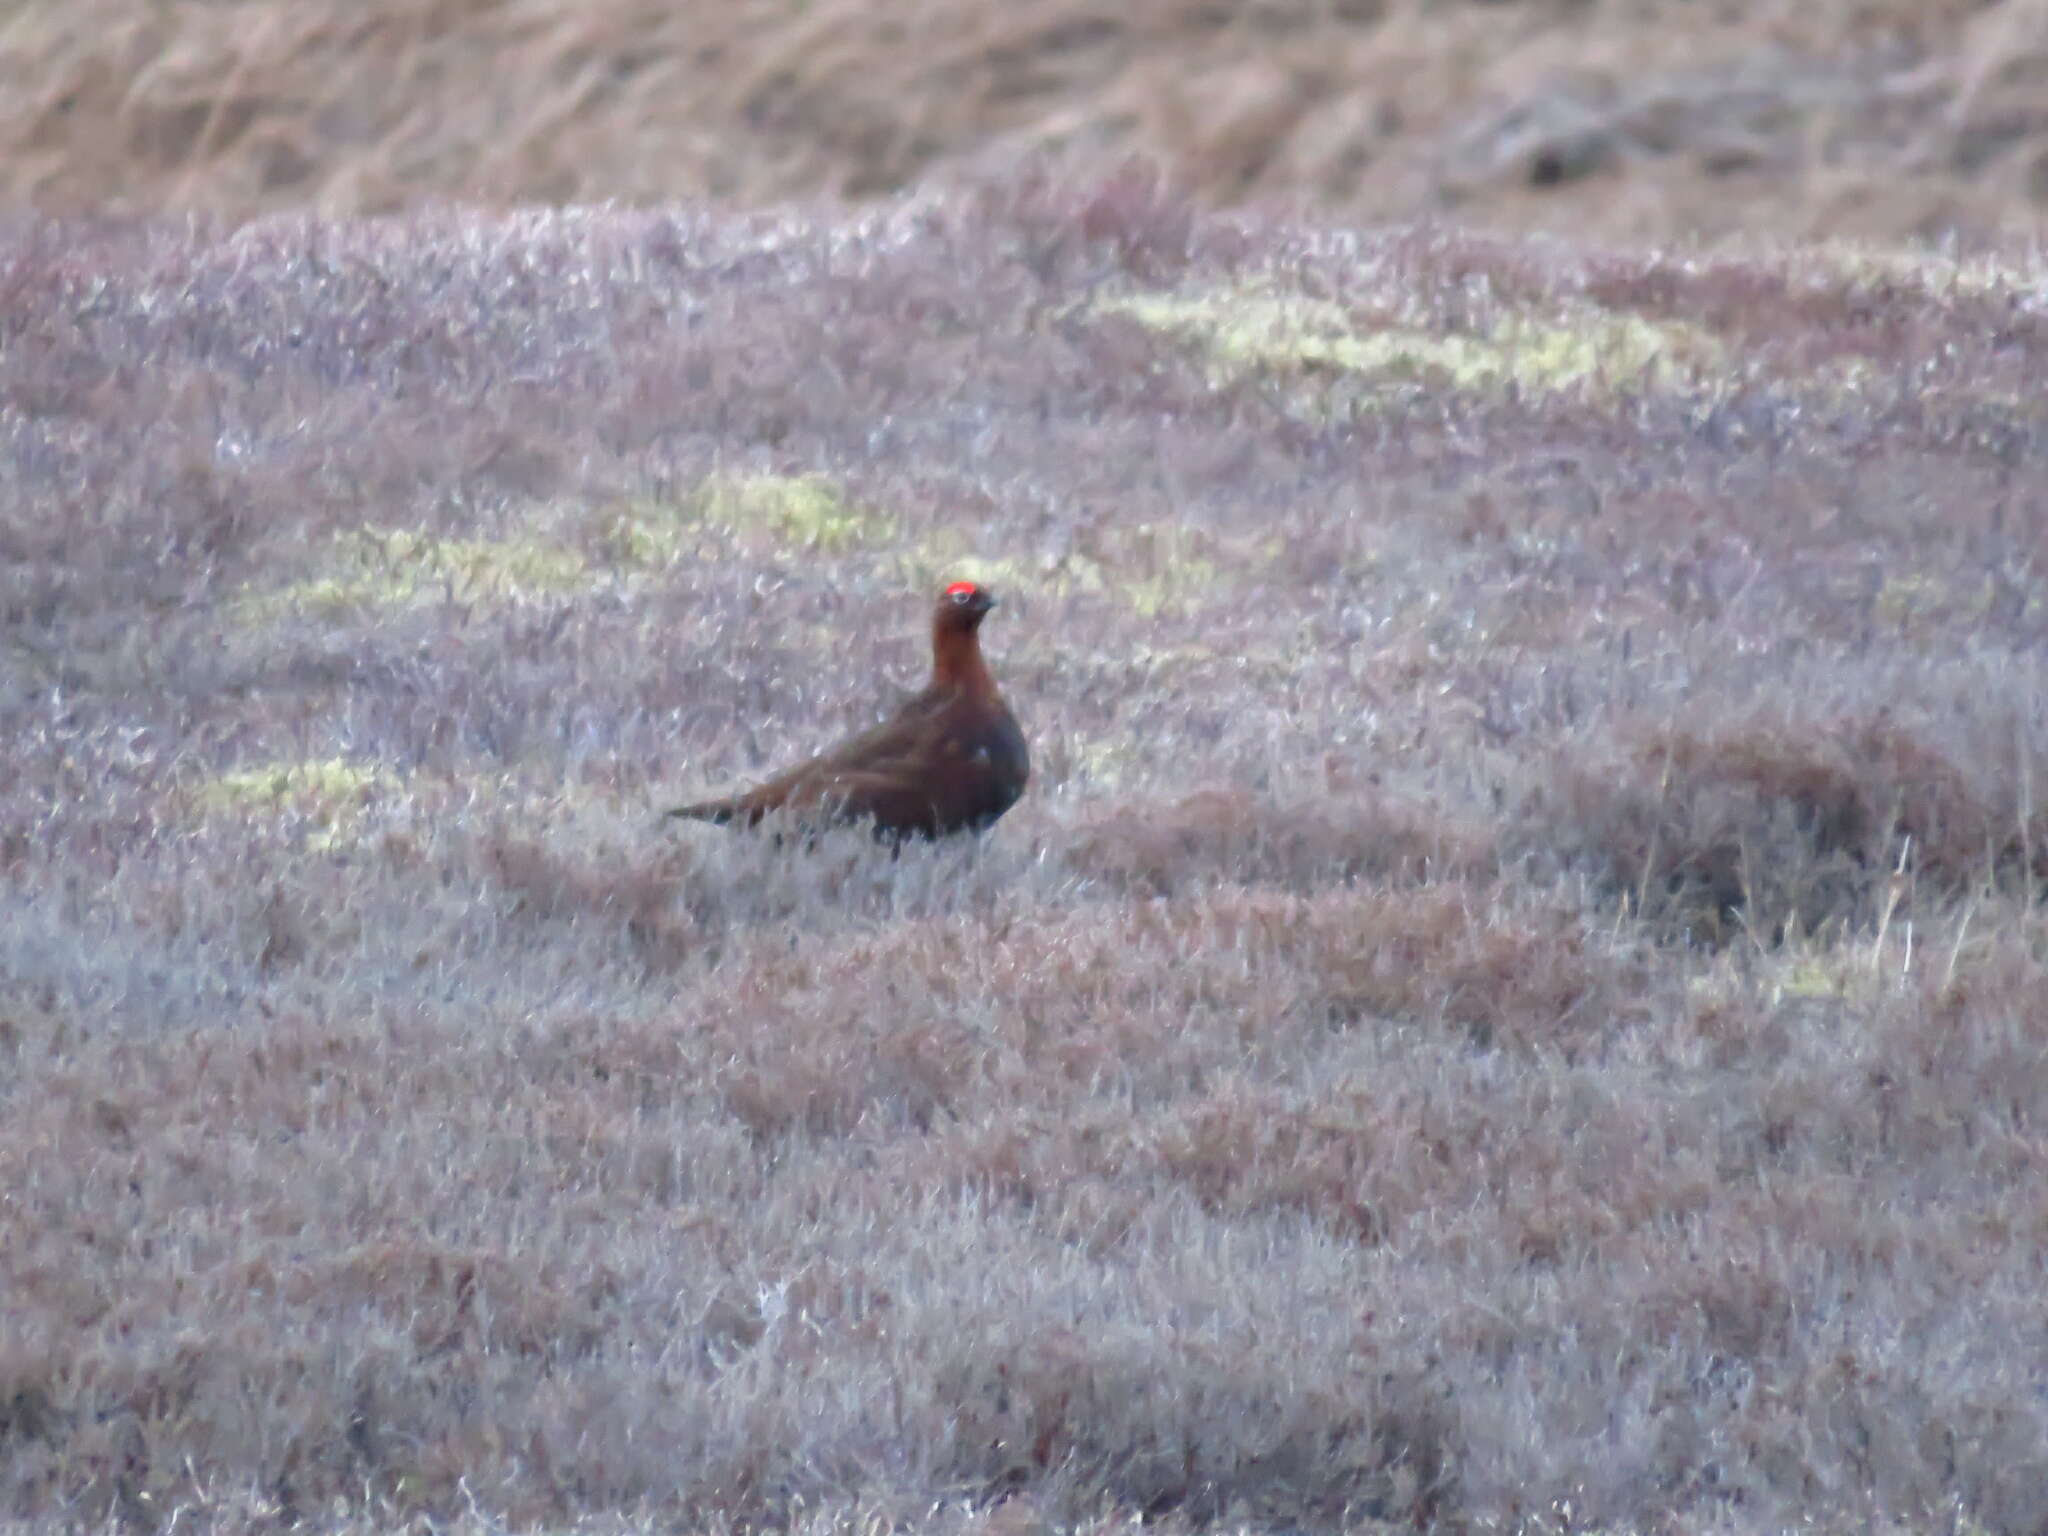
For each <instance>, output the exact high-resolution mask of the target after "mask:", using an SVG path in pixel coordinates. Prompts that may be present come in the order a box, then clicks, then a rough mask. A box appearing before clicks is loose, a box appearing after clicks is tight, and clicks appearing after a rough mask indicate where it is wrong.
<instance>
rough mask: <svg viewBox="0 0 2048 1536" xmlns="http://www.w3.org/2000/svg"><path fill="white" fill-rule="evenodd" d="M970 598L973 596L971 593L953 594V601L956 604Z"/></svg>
mask: <svg viewBox="0 0 2048 1536" xmlns="http://www.w3.org/2000/svg"><path fill="white" fill-rule="evenodd" d="M972 596H974V594H973V593H972V592H955V593H954V594H953V601H954V602H956V603H964V602H966V601H967V600H968V599H969V598H970V597H972Z"/></svg>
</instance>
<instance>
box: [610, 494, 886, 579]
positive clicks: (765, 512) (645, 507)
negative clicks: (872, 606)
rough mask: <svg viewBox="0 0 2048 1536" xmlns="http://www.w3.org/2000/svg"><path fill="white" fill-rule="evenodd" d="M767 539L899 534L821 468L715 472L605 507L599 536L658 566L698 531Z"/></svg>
mask: <svg viewBox="0 0 2048 1536" xmlns="http://www.w3.org/2000/svg"><path fill="white" fill-rule="evenodd" d="M706 530H709V531H712V532H715V533H718V534H722V535H724V536H726V537H728V538H738V539H744V538H747V537H749V536H753V537H762V536H765V537H766V538H767V539H769V540H770V541H771V542H772V543H773V544H774V545H775V547H776V548H778V549H781V550H787V551H807V552H814V553H821V554H827V555H838V554H846V553H850V552H852V551H854V550H856V549H861V548H864V547H867V546H870V545H874V544H879V543H883V542H886V541H887V540H889V539H892V538H894V537H895V536H896V531H897V530H896V525H895V523H894V522H893V521H892V520H891V519H890V518H889V517H887V516H886V515H884V514H883V513H881V512H879V511H877V510H875V509H873V508H870V507H865V506H862V505H860V504H859V503H857V502H855V501H854V500H852V499H851V498H850V497H848V496H847V494H846V493H845V491H844V490H843V489H842V488H841V487H840V486H839V485H837V484H836V483H834V482H833V481H832V480H830V479H828V478H826V477H825V476H823V475H723V474H722V475H713V476H712V477H710V478H709V479H707V480H705V481H704V482H703V483H702V484H701V485H699V486H698V487H697V489H696V490H695V491H693V492H692V493H690V494H689V495H687V496H684V497H682V498H681V499H679V500H676V501H672V502H671V501H655V500H650V499H642V500H636V501H631V502H627V503H625V504H624V505H622V506H619V507H616V508H613V509H610V510H609V511H608V512H606V513H604V514H602V515H601V518H600V527H599V537H600V539H601V541H602V543H603V544H604V547H605V548H606V549H607V550H608V551H609V552H610V554H611V555H612V557H613V558H614V559H616V560H617V561H618V562H619V563H620V564H621V565H624V566H627V567H630V568H633V569H638V570H659V569H661V568H663V567H665V566H668V565H670V564H673V563H674V562H675V560H676V559H677V558H679V557H680V556H681V555H682V553H683V551H684V550H685V549H686V548H688V547H689V545H690V543H691V541H692V539H693V537H695V536H696V535H698V534H700V533H702V532H704V531H706Z"/></svg>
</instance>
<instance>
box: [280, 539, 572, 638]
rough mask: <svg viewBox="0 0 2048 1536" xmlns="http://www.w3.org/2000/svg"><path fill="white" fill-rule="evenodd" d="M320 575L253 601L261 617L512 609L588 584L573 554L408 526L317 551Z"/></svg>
mask: <svg viewBox="0 0 2048 1536" xmlns="http://www.w3.org/2000/svg"><path fill="white" fill-rule="evenodd" d="M320 563H321V565H322V566H323V567H324V570H323V571H322V573H321V574H319V575H314V576H310V577H308V578H307V579H306V580H304V581H300V582H295V583H293V584H292V585H291V586H289V587H286V588H284V589H283V590H282V591H279V592H275V593H271V594H268V595H266V596H262V597H258V598H255V599H252V601H251V603H250V604H249V607H250V608H252V609H253V610H254V616H255V617H258V618H264V617H270V616H272V615H274V614H275V613H277V612H278V611H281V610H296V611H300V612H313V613H324V614H334V613H339V612H345V611H348V610H351V609H359V608H392V607H404V606H409V605H411V604H414V603H428V602H436V601H442V600H447V601H453V602H464V603H512V602H519V601H522V600H531V599H533V598H536V597H550V596H557V595H560V594H562V593H565V592H574V591H577V590H579V589H581V588H582V587H584V586H586V585H588V583H589V580H590V572H589V567H588V565H587V564H586V563H585V561H584V559H583V556H582V555H580V554H578V553H577V552H576V551H575V550H573V549H570V548H567V547H566V546H563V545H560V544H554V543H550V542H547V541H545V540H542V539H535V538H511V539H451V538H441V537H439V536H437V535H435V534H430V533H421V532H418V531H416V530H413V529H409V528H360V529H356V530H353V531H352V532H349V533H344V534H340V535H338V536H337V537H336V538H334V539H333V540H332V541H331V542H330V543H329V544H328V545H327V547H326V549H325V550H324V551H323V552H322V558H321V562H320Z"/></svg>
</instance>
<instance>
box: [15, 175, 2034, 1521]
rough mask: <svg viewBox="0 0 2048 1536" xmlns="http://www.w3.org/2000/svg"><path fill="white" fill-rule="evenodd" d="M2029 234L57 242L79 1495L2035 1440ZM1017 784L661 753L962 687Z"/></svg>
mask: <svg viewBox="0 0 2048 1536" xmlns="http://www.w3.org/2000/svg"><path fill="white" fill-rule="evenodd" d="M2041 292H2042V286H2041V273H2040V270H2039V269H2038V268H2037V267H2028V266H2006V265H1998V264H1995V263H1990V262H1985V263H1981V264H1971V265H1957V264H1955V263H1953V262H1946V261H1940V260H1935V259H1932V258H1927V259H1917V258H1916V259H1906V258H1892V259H1884V260H1879V259H1877V258H1875V257H1871V256H1868V255H1858V254H1854V253H1847V252H1842V251H1835V250H1830V249H1826V248H1814V249H1808V250H1805V251H1801V252H1798V253H1796V254H1790V255H1784V256H1774V257H1769V258H1764V257H1755V258H1745V259H1740V260H1738V259H1733V258H1729V259H1723V260H1715V261H1702V260H1695V259H1678V258H1665V257H1658V256H1636V255H1629V256H1622V255H1608V254H1601V253H1598V252H1591V251H1586V250H1581V249H1575V248H1567V247H1564V246H1560V245H1548V244H1540V243H1539V244H1530V243H1524V242H1519V241H1506V240H1492V239H1487V238H1482V237H1479V236H1474V235H1464V234H1452V233H1448V232H1445V231H1441V230H1432V229H1428V228H1416V227H1388V228H1383V229H1378V230H1374V231H1370V232H1359V231H1355V230H1345V229H1340V228H1334V227H1332V228H1324V227H1317V226H1309V225H1289V224H1279V223H1272V222H1251V221H1247V222H1242V223H1239V222H1230V221H1226V220H1220V219H1218V218H1215V217H1213V216H1209V215H1203V214H1199V213H1197V212H1195V211H1194V210H1193V209H1192V208H1191V207H1190V205H1188V204H1187V203H1185V202H1183V201H1180V200H1177V199H1176V198H1173V197H1170V196H1166V195H1163V194H1161V193H1159V192H1158V191H1157V189H1156V188H1155V187H1154V186H1153V185H1152V184H1151V182H1150V181H1149V180H1147V179H1146V178H1145V177H1143V176H1140V175H1136V174H1130V175H1124V176H1119V177H1109V178H1106V179H1105V178H1094V179H1085V180H1081V181H1076V182H1071V183H1070V182H1061V181H1057V180H1055V181H1043V180H1029V179H1026V180H1022V181H1014V180H1013V181H997V182H992V183H988V184H984V185H982V186H980V187H978V188H976V189H974V190H972V191H970V192H966V193H962V194H959V195H950V196H932V197H927V198H923V199H918V200H914V201H910V202H906V203H903V204H901V205H898V206H895V207H893V208H890V209H888V210H886V211H884V212H880V213H877V214H874V215H872V216H867V217H863V218H859V219H838V218H820V219H817V220H809V219H804V218H799V217H796V216H784V215H778V216H772V217H770V216H724V215H712V214H687V215H686V214H678V213H673V212H670V213H651V212H650V213H633V212H623V211H621V212H590V213H575V214H556V213H540V212H534V213H526V214H520V215H517V216H507V217H503V218H498V217H490V216H483V215H471V214H465V215H460V216H458V215H452V214H450V215H436V216H426V217H420V218H416V219H413V220H410V221H407V222H402V223H401V222H347V221H342V222H322V221H319V220H314V219H307V218H289V219H276V220H270V221H265V222H260V223H257V224H255V225H252V226H248V227H244V228H240V229H235V230H231V229H226V228H221V229H215V228H209V227H204V226H201V227H196V228H195V227H187V226H184V225H179V226H176V227H171V226H168V225H161V224H158V225H143V226H123V225H112V224H98V225H91V226H87V225H68V226H56V225H44V224H25V225H19V226H17V227H15V228H13V229H12V230H10V231H8V232H7V233H6V234H5V235H4V237H0V293H4V302H0V317H4V318H0V433H4V435H5V450H4V453H0V741H4V742H5V743H6V749H5V752H4V754H0V1295H4V1297H5V1299H6V1304H5V1306H4V1307H0V1501H4V1509H0V1513H4V1515H5V1516H6V1517H8V1518H11V1519H13V1520H16V1521H21V1522H26V1523H47V1522H51V1521H54V1520H58V1519H65V1520H72V1521H77V1522H81V1523H86V1524H93V1525H99V1524H102V1523H108V1522H111V1523H114V1524H118V1525H120V1526H122V1527H126V1528H135V1529H142V1530H152V1531H168V1530H170V1529H172V1528H174V1527H175V1528H178V1529H191V1528H194V1527H195V1526H212V1527H214V1528H220V1529H240V1528H251V1527H254V1526H258V1525H265V1524H268V1523H271V1522H275V1521H278V1520H283V1519H293V1518H295V1519H298V1520H301V1521H304V1522H309V1523H310V1524H312V1525H314V1526H319V1527H324V1526H337V1527H339V1526H346V1527H349V1528H352V1529H353V1528H362V1529H369V1528H378V1529H390V1528H393V1527H396V1526H398V1525H401V1524H404V1523H406V1522H410V1521H418V1520H426V1519H430V1518H431V1519H433V1520H436V1521H442V1522H447V1521H455V1522H466V1523H467V1525H468V1526H469V1527H472V1528H476V1529H484V1528H488V1527H490V1526H491V1525H492V1523H493V1522H499V1521H502V1522H507V1523H510V1524H514V1525H517V1526H520V1527H530V1526H535V1525H562V1524H567V1523H570V1522H573V1521H577V1520H591V1521H599V1522H604V1523H607V1524H609V1525H615V1526H619V1527H630V1528H641V1527H646V1528H654V1527H657V1526H658V1527H660V1528H664V1529H667V1528H674V1526H675V1524H676V1523H678V1522H683V1521H687V1522H688V1523H689V1524H690V1525H691V1526H692V1528H695V1527H699V1526H701V1527H704V1528H712V1529H725V1528H736V1527H739V1526H742V1525H746V1526H759V1525H763V1524H767V1525H773V1526H778V1527H780V1526H785V1525H786V1526H790V1527H795V1528H803V1529H816V1530H824V1529H838V1528H842V1527H846V1526H851V1525H859V1526H861V1527H862V1528H863V1529H876V1530H880V1529H884V1528H901V1527H903V1526H906V1525H918V1526H922V1527H927V1528H933V1529H954V1528H958V1529H961V1530H1003V1531H1011V1530H1017V1531H1024V1530H1034V1529H1040V1528H1051V1527H1053V1526H1059V1527H1070V1526H1077V1525H1085V1526H1089V1527H1091V1528H1095V1527H1100V1528H1107V1527H1108V1526H1111V1525H1117V1524H1124V1523H1129V1522H1131V1521H1134V1520H1137V1519H1139V1518H1140V1517H1145V1518H1149V1519H1153V1520H1164V1521H1168V1522H1171V1523H1173V1524H1174V1525H1176V1526H1178V1527H1184V1528H1191V1529H1192V1528H1212V1527H1217V1526H1229V1527H1231V1528H1237V1527H1244V1526H1250V1527H1257V1528H1262V1529H1279V1528H1288V1529H1299V1528H1302V1527H1305V1526H1322V1525H1328V1524H1332V1523H1334V1522H1336V1521H1338V1520H1340V1519H1349V1520H1352V1521H1355V1522H1357V1521H1363V1522H1371V1521H1380V1522H1385V1523H1387V1524H1389V1525H1392V1526H1397V1527H1405V1526H1410V1525H1430V1524H1434V1525H1437V1526H1439V1527H1441V1528H1444V1529H1490V1528H1506V1527H1512V1526H1515V1525H1517V1524H1518V1523H1530V1524H1533V1525H1535V1526H1539V1527H1543V1528H1557V1529H1563V1528H1566V1527H1567V1526H1568V1527H1569V1528H1572V1529H1580V1528H1584V1527H1585V1526H1586V1525H1587V1524H1588V1523H1591V1524H1594V1525H1598V1526H1601V1527H1603V1528H1610V1529H1619V1528H1625V1527H1637V1528H1645V1529H1648V1528H1655V1529H1685V1530H1706V1529H1718V1528H1729V1529H1755V1528H1762V1527H1765V1526H1774V1525H1777V1524H1779V1523H1782V1522H1790V1521H1793V1520H1797V1519H1809V1520H1812V1521H1815V1522H1818V1523H1820V1524H1822V1525H1833V1526H1838V1527H1839V1528H1842V1529H1868V1528H1871V1527H1872V1526H1873V1525H1875V1526H1880V1527H1881V1526H1885V1525H1888V1524H1891V1523H1917V1527H1918V1528H1925V1522H1927V1521H1936V1522H1953V1521H1957V1520H1960V1521H1963V1522H1965V1524H1966V1525H1967V1527H1968V1528H1971V1529H1980V1528H1981V1529H1985V1530H1992V1531H1999V1532H2021V1531H2032V1530H2038V1529H2039V1528H2040V1527H2041V1525H2042V1523H2043V1522H2044V1520H2048V1458H2044V1453H2043V1449H2042V1448H2043V1446H2044V1445H2048V1396H2044V1383H2048V1355H2044V1350H2043V1346H2042V1340H2043V1338H2044V1337H2048V1332H2044V1329H2048V1290H2044V1288H2043V1286H2042V1284H2041V1253H2042V1244H2043V1240H2044V1237H2048V1177H2044V1172H2048V1170H2044V1142H2043V1136H2044V1121H2043V1114H2044V1108H2043V1106H2044V1094H2048V1035H2044V1034H2043V1032H2042V1030H2041V1028H2040V1018H2041V1007H2042V1003H2041V999H2042V998H2043V997H2044V996H2048V929H2044V924H2043V919H2042V916H2041V911H2040V906H2039V892H2040V885H2041V880H2042V878H2043V875H2044V873H2048V871H2044V868H2043V862H2044V860H2043V851H2042V850H2043V846H2044V843H2043V839H2044V832H2048V827H2044V819H2048V804H2044V797H2043V791H2042V786H2043V784H2044V782H2048V773H2044V768H2048V711H2044V709H2043V685H2044V677H2043V660H2042V658H2043V655H2044V650H2043V641H2044V638H2048V637H2044V626H2048V606H2044V603H2043V600H2042V597H2041V592H2040V580H2039V572H2040V568H2041V560H2042V555H2043V534H2042V528H2043V521H2042V511H2043V508H2042V504H2041V496H2042V491H2041V487H2042V484H2043V481H2042V475H2041V465H2042V454H2043V441H2044V438H2043V422H2044V413H2043V407H2042V404H2041V396H2040V393H2039V390H2038V388H2037V387H2035V385H2036V381H2038V380H2039V379H2040V378H2042V377H2043V376H2044V370H2048V320H2044V316H2043V312H2042V308H2041V300H2040V293H2041ZM961 574H966V575H972V576H975V577H977V578H979V579H983V580H987V581H990V582H992V583H995V584H997V585H999V587H1000V588H1001V590H1002V592H1003V594H1004V598H1005V602H1004V606H1003V607H1002V608H1000V609H999V610H998V611H997V613H996V615H995V616H994V617H993V618H992V619H991V621H990V624H989V627H988V631H987V640H988V646H989V651H990V654H991V657H992V660H993V662H994V665H995V666H996V668H997V669H998V671H999V673H1000V675H1001V677H1002V680H1003V683H1004V686H1005V688H1006V690H1007V691H1008V692H1009V694H1010V696H1011V698H1012V700H1013V701H1014V703H1015V704H1016V706H1017V708H1018V710H1019V712H1020V714H1021V715H1022V716H1023V718H1024V721H1025V725H1026V729H1027V730H1028V732H1029V733H1030V735H1031V738H1032V741H1033V744H1034V751H1035V758H1036V769H1037V777H1036V779H1035V781H1034V785H1033V789H1032V792H1031V793H1030V794H1029V795H1028V796H1027V797H1026V799H1025V800H1024V802H1023V803H1022V804H1021V805H1020V806H1019V807H1018V808H1017V809H1016V810H1015V811H1013V812H1012V813H1011V814H1010V815H1009V816H1008V817H1007V818H1006V819H1005V820H1004V821H1003V822H1002V823H1001V825H1000V826H999V827H998V828H997V829H996V831H995V832H994V833H993V835H992V836H991V837H990V838H989V839H988V841H987V844H986V846H985V847H984V848H982V849H981V851H980V852H979V855H978V856H976V855H975V853H974V852H973V851H972V850H969V849H964V848H961V847H959V846H946V847H941V848H938V849H921V850H920V849H912V850H909V851H907V852H906V853H905V854H904V856H903V857H902V858H901V859H900V860H894V861H892V860H890V859H889V858H887V857H886V856H885V855H882V854H879V853H877V852H876V851H875V850H874V849H872V848H871V847H869V846H868V845H867V844H866V843H865V842H864V841H862V840H861V839H860V838H858V837H854V836H848V837H846V838H845V839H844V840H843V841H831V842H828V843H827V844H826V845H825V846H824V847H822V848H820V849H819V850H817V851H815V852H813V853H811V854H808V855H802V856H799V855H796V854H794V853H789V852H777V851H775V850H773V849H770V848H766V847H763V846H761V845H759V844H758V843H750V842H748V841H747V840H745V839H741V838H735V837H734V836H732V835H731V834H729V833H727V832H724V831H721V830H718V829H712V828H702V827H689V828H681V829H678V828H676V827H675V826H673V825H672V824H671V825H669V826H666V827H665V826H663V825H662V824H661V823H660V822H659V820H658V817H657V812H658V810H659V808H660V807H661V806H663V805H667V804H672V803H674V802H675V801H676V800H677V799H679V798H683V797H685V796H687V795H689V794H692V793H698V792H702V791H704V790H706V789H709V788H712V787H715V786H718V785H722V784H726V783H729V782H734V781H738V780H742V779H744V778H746V777H747V776H748V775H750V774H752V773H754V772H756V771H758V770H759V769H761V768H762V767H763V766H765V765H766V764H769V763H771V762H775V761H781V760H785V759H786V758H787V757H788V756H789V755H790V754H791V753H792V752H793V751H795V750H798V749H800V748H802V747H804V746H808V745H814V744H817V743H821V742H823V741H826V740H829V739H832V738H833V737H835V736H836V735H838V734H839V733H840V732H842V731H843V730H845V729H847V728H849V727H851V726H853V725H855V724H857V723H859V722H860V721H862V720H864V719H867V718H871V717H872V715H873V714H874V713H875V712H877V711H879V710H880V709H881V708H882V707H884V706H885V705H886V703H887V702H888V700H887V699H886V698H878V697H876V691H877V690H876V682H875V680H876V678H877V676H882V677H886V678H888V679H891V680H892V681H893V682H895V683H897V684H900V685H901V686H903V687H905V688H908V687H912V686H915V684H916V682H917V680H918V678H919V677H920V676H921V674H922V670H923V667H924V665H925V656H924V650H923V647H924V640H923V635H922V628H923V618H924V614H925V612H926V610H927V605H928V603H929V601H930V595H931V593H932V591H933V590H934V589H935V584H936V582H937V581H938V580H939V579H941V578H944V577H951V576H954V575H961Z"/></svg>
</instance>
